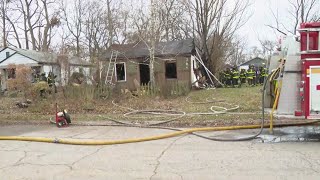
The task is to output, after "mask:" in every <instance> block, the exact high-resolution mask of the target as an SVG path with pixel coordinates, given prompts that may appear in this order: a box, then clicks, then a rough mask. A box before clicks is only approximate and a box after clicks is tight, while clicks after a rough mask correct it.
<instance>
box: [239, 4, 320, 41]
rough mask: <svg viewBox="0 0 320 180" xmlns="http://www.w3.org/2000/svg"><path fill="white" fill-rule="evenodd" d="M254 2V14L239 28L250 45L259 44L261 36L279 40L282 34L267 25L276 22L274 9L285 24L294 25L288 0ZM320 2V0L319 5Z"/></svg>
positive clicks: (252, 8) (252, 11)
mask: <svg viewBox="0 0 320 180" xmlns="http://www.w3.org/2000/svg"><path fill="white" fill-rule="evenodd" d="M252 3H253V4H252V6H251V7H250V12H251V13H252V16H251V18H250V19H249V21H248V22H247V23H246V24H245V25H244V26H243V27H242V28H241V29H240V30H239V34H241V36H244V37H245V39H246V40H247V43H248V46H249V47H252V46H259V45H260V43H259V40H258V39H259V38H260V39H270V40H278V39H279V38H280V36H281V34H279V33H276V32H275V31H274V30H272V29H271V28H269V27H266V24H275V20H274V18H273V16H272V13H271V12H272V11H274V12H275V13H276V12H278V15H279V19H281V22H282V23H283V24H284V25H285V26H287V27H292V25H290V22H292V21H291V20H292V19H291V17H290V15H289V13H288V11H289V9H290V8H291V7H290V4H289V2H288V0H252ZM319 4H320V0H319V3H318V5H319ZM317 9H318V12H320V8H319V6H317ZM277 10H278V11H277ZM291 29H292V28H291Z"/></svg>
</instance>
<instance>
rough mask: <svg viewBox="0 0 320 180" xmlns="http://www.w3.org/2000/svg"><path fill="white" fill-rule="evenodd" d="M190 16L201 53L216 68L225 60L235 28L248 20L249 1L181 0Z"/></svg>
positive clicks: (210, 66) (212, 68) (213, 68)
mask: <svg viewBox="0 0 320 180" xmlns="http://www.w3.org/2000/svg"><path fill="white" fill-rule="evenodd" d="M183 3H184V4H185V6H186V8H187V9H188V12H189V14H190V17H191V19H192V24H191V25H192V26H193V29H194V33H195V35H194V36H195V37H196V40H197V44H198V47H199V49H200V51H201V57H202V59H203V61H204V63H205V65H206V66H207V67H208V68H209V69H210V70H211V71H213V72H216V70H217V68H218V65H217V64H218V63H219V62H221V61H225V56H226V52H227V51H226V49H227V47H228V46H229V42H231V41H232V38H233V35H234V34H235V32H236V31H237V30H238V29H239V28H240V27H241V26H242V25H243V24H244V23H245V22H246V21H247V20H248V16H247V13H246V12H247V11H246V10H247V7H248V6H249V5H250V3H249V1H241V0H236V1H234V4H233V5H232V4H229V3H228V1H227V0H198V1H192V0H183Z"/></svg>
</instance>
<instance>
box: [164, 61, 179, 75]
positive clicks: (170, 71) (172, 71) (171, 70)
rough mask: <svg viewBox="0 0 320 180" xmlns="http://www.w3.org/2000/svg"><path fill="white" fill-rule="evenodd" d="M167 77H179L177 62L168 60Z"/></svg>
mask: <svg viewBox="0 0 320 180" xmlns="http://www.w3.org/2000/svg"><path fill="white" fill-rule="evenodd" d="M166 78H167V79H177V62H172V61H169V62H166Z"/></svg>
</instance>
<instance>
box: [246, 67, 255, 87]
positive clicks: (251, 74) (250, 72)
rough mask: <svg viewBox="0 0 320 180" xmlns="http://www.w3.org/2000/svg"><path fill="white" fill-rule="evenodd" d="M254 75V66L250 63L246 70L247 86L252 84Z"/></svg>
mask: <svg viewBox="0 0 320 180" xmlns="http://www.w3.org/2000/svg"><path fill="white" fill-rule="evenodd" d="M255 76H256V71H255V70H254V66H253V65H250V66H249V69H248V71H247V79H248V84H249V86H254V84H255V83H254V80H255Z"/></svg>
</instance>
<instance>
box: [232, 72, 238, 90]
mask: <svg viewBox="0 0 320 180" xmlns="http://www.w3.org/2000/svg"><path fill="white" fill-rule="evenodd" d="M239 77H240V74H239V71H238V68H237V67H234V68H233V69H232V87H236V86H237V87H238V85H239V83H238V82H239Z"/></svg>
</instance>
